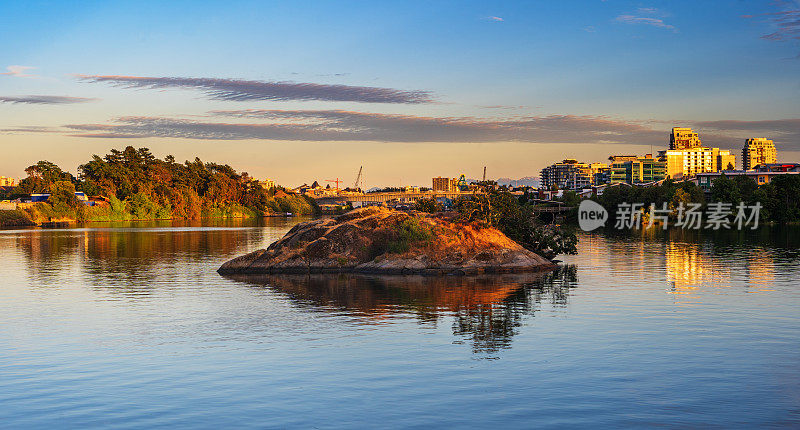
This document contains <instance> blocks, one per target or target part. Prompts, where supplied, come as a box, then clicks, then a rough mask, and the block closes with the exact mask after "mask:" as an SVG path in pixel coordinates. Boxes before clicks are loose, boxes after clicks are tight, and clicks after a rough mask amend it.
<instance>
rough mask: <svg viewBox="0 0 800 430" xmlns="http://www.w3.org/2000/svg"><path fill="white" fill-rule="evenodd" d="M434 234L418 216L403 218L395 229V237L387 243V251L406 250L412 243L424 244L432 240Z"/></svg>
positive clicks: (396, 252)
mask: <svg viewBox="0 0 800 430" xmlns="http://www.w3.org/2000/svg"><path fill="white" fill-rule="evenodd" d="M433 237H434V234H433V230H432V228H431V226H430V225H428V224H426V223H423V222H421V221H420V219H419V218H416V217H412V218H408V219H406V220H404V221H403V222H401V223H400V224H398V225H397V228H396V229H395V238H394V239H393V240H390V241H389V243H388V251H389V252H390V253H393V254H402V253H404V252H408V251H409V250H410V249H411V246H412V245H424V244H427V243H429V242H430V241H431V240H433Z"/></svg>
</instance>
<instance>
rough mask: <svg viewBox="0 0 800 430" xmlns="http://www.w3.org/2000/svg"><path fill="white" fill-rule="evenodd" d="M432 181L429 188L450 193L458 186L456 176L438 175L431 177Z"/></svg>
mask: <svg viewBox="0 0 800 430" xmlns="http://www.w3.org/2000/svg"><path fill="white" fill-rule="evenodd" d="M432 182H433V183H432V184H431V185H432V186H431V188H432V189H433V191H444V192H447V193H450V192H453V191H455V190H456V189H457V186H458V179H456V178H445V177H441V176H440V177H436V178H433V180H432Z"/></svg>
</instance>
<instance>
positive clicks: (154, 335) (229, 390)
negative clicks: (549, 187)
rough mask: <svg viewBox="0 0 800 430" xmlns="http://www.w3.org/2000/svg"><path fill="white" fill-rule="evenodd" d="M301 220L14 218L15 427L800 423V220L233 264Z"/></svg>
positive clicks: (2, 291) (1, 323)
mask: <svg viewBox="0 0 800 430" xmlns="http://www.w3.org/2000/svg"><path fill="white" fill-rule="evenodd" d="M298 221H299V220H297V219H266V220H229V221H212V222H208V221H204V222H202V223H173V222H153V223H129V224H118V225H111V224H95V225H86V226H81V228H76V229H63V230H0V261H1V262H2V264H0V423H1V424H0V427H9V428H55V427H58V428H64V427H71V428H96V427H120V428H125V427H128V428H152V427H166V426H184V427H191V428H194V427H208V428H229V427H237V428H239V427H254V428H264V427H278V428H311V427H347V428H353V427H358V428H373V427H482V428H496V427H503V428H530V427H531V426H532V425H536V426H543V427H553V428H561V427H613V428H616V427H652V426H661V427H676V426H677V427H725V428H727V427H737V426H740V427H756V426H759V427H766V426H774V427H797V426H798V425H800V417H798V415H797V411H798V404H799V403H798V399H800V380H799V379H798V377H797V374H798V373H797V370H798V369H800V355H798V353H797V351H800V313H798V312H797V309H798V306H800V288H799V287H798V282H797V280H798V279H800V228H796V227H794V228H783V229H781V228H769V227H766V228H762V229H759V230H756V231H745V232H731V231H727V232H695V231H681V230H669V231H667V232H663V231H649V232H632V233H616V232H606V233H596V232H595V233H593V234H582V235H581V241H580V243H579V245H578V246H579V254H578V255H575V256H565V257H564V258H563V259H564V260H565V264H564V265H563V266H562V267H561V268H559V269H558V270H556V271H553V272H549V273H538V274H524V275H503V276H482V277H437V278H433V277H376V276H356V275H342V276H332V275H313V276H260V277H259V276H256V277H251V276H247V277H233V278H225V277H222V276H219V275H218V274H217V273H216V269H217V268H218V267H219V265H220V264H222V263H223V262H224V261H226V260H228V259H230V258H232V257H233V256H236V255H241V254H243V253H246V252H250V251H253V250H255V249H258V248H264V247H266V246H267V245H268V244H269V243H271V242H273V241H274V240H277V239H278V238H280V237H281V236H282V235H283V234H284V233H285V232H286V231H288V230H289V229H290V228H291V227H292V226H293V225H294V223H296V222H298ZM487 358H490V359H489V360H487ZM534 423H535V424H534Z"/></svg>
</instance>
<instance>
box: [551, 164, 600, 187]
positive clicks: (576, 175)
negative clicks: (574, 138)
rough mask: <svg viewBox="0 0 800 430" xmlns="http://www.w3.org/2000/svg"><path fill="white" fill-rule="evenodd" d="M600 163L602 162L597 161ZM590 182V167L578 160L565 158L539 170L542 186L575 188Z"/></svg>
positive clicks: (588, 184) (586, 185)
mask: <svg viewBox="0 0 800 430" xmlns="http://www.w3.org/2000/svg"><path fill="white" fill-rule="evenodd" d="M598 164H602V163H598ZM591 184H592V167H591V165H589V164H587V163H579V162H578V160H573V159H566V160H563V161H562V162H560V163H555V164H551V165H549V166H547V167H545V168H544V169H542V172H541V187H542V188H553V187H555V188H558V189H562V190H563V189H568V190H576V189H582V188H584V187H588V186H590V185H591Z"/></svg>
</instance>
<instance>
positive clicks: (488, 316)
mask: <svg viewBox="0 0 800 430" xmlns="http://www.w3.org/2000/svg"><path fill="white" fill-rule="evenodd" d="M229 277H230V278H231V279H234V280H236V281H239V282H243V283H247V284H249V285H260V286H263V287H267V288H271V289H274V290H276V291H279V292H281V293H283V294H285V295H286V296H287V297H289V298H290V299H291V300H292V301H293V302H295V303H296V304H297V305H298V306H301V307H313V308H315V309H319V310H326V311H330V312H342V311H345V312H347V313H348V314H351V315H359V316H363V317H364V318H365V319H366V320H368V321H372V322H380V321H383V320H386V319H388V318H391V316H392V314H396V313H398V312H404V313H411V314H413V315H415V316H416V317H417V319H418V321H419V323H420V324H433V325H436V324H437V323H439V322H440V321H441V320H442V319H443V317H444V316H453V317H454V318H453V323H452V327H453V334H454V335H455V336H457V337H459V338H462V339H464V340H467V341H469V342H470V343H471V345H472V349H473V352H475V353H478V354H494V353H496V352H497V351H499V350H500V349H503V348H508V347H510V345H511V339H512V337H513V336H514V335H515V334H516V332H517V330H518V328H519V327H520V326H521V325H522V321H523V318H525V317H532V316H533V315H534V312H535V310H536V308H537V306H540V305H541V304H542V302H543V301H545V302H548V303H550V304H551V305H553V306H565V305H566V304H567V297H568V296H569V288H570V287H574V285H575V283H576V281H577V276H576V270H575V267H574V266H563V267H560V268H558V269H557V270H555V271H552V272H546V273H526V274H506V275H495V276H491V275H483V276H470V277H458V276H448V277H441V276H436V277H428V276H366V275H355V274H353V275H231V276H229Z"/></svg>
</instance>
